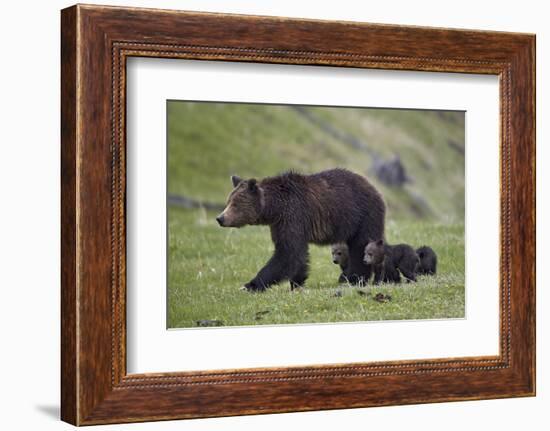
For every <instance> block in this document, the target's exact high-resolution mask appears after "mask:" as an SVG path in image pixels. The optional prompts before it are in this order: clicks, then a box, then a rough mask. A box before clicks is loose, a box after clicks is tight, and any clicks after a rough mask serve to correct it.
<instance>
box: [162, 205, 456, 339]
mask: <svg viewBox="0 0 550 431" xmlns="http://www.w3.org/2000/svg"><path fill="white" fill-rule="evenodd" d="M214 217H215V214H212V213H207V212H206V211H202V210H182V209H178V208H173V207H170V208H169V220H168V223H169V227H168V235H169V253H168V265H169V266H168V297H169V298H168V327H171V328H184V327H195V326H197V325H196V321H197V320H205V319H208V320H220V321H222V322H223V324H224V325H225V326H245V325H260V324H261V325H264V324H271V325H273V324H293V323H317V322H355V321H371V320H401V319H437V318H460V317H464V225H463V224H461V223H453V224H444V223H437V222H433V221H418V220H400V221H399V222H396V221H388V223H387V229H386V236H387V239H388V241H389V242H407V243H409V244H411V245H413V246H415V247H418V246H420V245H424V244H425V243H427V244H428V245H430V246H432V247H433V248H434V249H435V250H436V252H437V253H438V256H439V266H438V275H437V276H435V277H429V276H425V277H421V278H420V279H419V281H418V282H417V283H411V284H406V283H403V284H400V285H391V284H382V285H380V286H373V285H372V284H369V285H367V286H363V287H360V288H357V287H350V286H345V285H338V283H337V282H336V280H337V279H338V275H339V274H340V270H339V267H338V266H337V265H334V264H333V263H332V261H331V256H330V249H329V248H328V247H317V246H311V247H310V253H311V272H310V278H309V279H308V281H307V283H306V286H305V287H304V288H303V289H302V290H301V291H296V292H291V291H290V288H289V284H288V282H284V283H281V284H280V285H278V286H275V287H273V288H272V289H269V290H268V291H267V292H265V293H261V294H251V293H248V292H245V291H241V290H240V287H241V286H242V285H243V284H244V283H245V282H247V281H249V280H250V279H251V278H252V277H253V276H254V275H255V274H256V272H257V271H258V270H259V269H260V268H261V267H262V265H263V264H264V263H265V262H266V261H267V259H268V258H269V257H270V255H271V252H272V249H273V246H272V243H271V239H270V236H269V229H268V228H267V227H261V226H248V227H245V228H242V229H224V228H221V227H219V226H218V225H217V224H216V223H215V220H214ZM358 290H362V291H364V292H366V293H367V295H363V296H362V295H360V294H359V293H358ZM337 291H341V292H342V296H341V297H335V296H334V294H335V293H336V292H337ZM379 292H382V293H385V294H389V295H390V296H391V298H392V299H391V301H389V302H387V303H379V302H377V301H375V300H374V299H373V296H374V295H375V294H376V293H379Z"/></svg>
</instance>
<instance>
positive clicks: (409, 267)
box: [365, 239, 419, 284]
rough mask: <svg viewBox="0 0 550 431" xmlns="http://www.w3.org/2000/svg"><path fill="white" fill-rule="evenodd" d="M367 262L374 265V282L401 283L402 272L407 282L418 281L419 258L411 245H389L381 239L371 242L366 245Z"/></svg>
mask: <svg viewBox="0 0 550 431" xmlns="http://www.w3.org/2000/svg"><path fill="white" fill-rule="evenodd" d="M365 263H369V264H371V265H373V268H374V284H379V283H380V282H381V281H384V282H388V283H400V282H401V276H400V274H399V273H400V272H401V274H403V276H404V277H405V278H406V279H407V282H409V281H416V275H415V271H416V268H417V265H418V264H419V259H418V256H417V255H416V252H415V251H414V249H413V248H412V247H411V246H410V245H408V244H397V245H389V244H386V243H385V242H384V240H382V239H380V240H378V241H371V242H369V243H368V244H367V246H366V247H365Z"/></svg>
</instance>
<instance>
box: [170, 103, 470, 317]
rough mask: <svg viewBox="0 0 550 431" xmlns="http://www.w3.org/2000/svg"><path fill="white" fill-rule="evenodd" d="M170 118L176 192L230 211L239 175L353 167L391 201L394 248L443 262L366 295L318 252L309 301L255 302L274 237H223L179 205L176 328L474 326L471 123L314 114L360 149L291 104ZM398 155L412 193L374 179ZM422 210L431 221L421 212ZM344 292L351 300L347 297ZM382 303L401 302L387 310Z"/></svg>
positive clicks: (173, 248)
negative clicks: (210, 324)
mask: <svg viewBox="0 0 550 431" xmlns="http://www.w3.org/2000/svg"><path fill="white" fill-rule="evenodd" d="M167 109H168V184H167V188H168V193H170V194H175V195H185V196H187V197H189V198H193V199H195V200H199V201H201V200H203V201H209V202H215V203H218V204H223V203H224V202H225V199H226V197H227V195H228V194H229V192H230V191H231V188H232V187H231V184H230V181H229V176H230V175H232V174H237V175H240V176H242V177H244V178H248V177H256V178H263V177H266V176H271V175H276V174H279V173H281V172H282V171H286V170H289V169H293V170H297V171H299V172H302V173H312V172H318V171H321V170H323V169H328V168H334V167H344V168H347V169H350V170H352V171H354V172H357V173H359V174H363V175H366V176H367V177H368V178H369V180H370V181H371V182H372V183H373V184H374V185H375V186H376V187H377V188H378V189H379V190H380V192H381V193H382V195H383V196H384V200H385V201H386V204H387V215H386V226H387V228H386V237H387V239H388V240H389V241H390V242H407V243H410V244H411V245H414V246H420V245H424V244H427V245H430V246H432V247H433V248H434V249H435V250H436V252H437V254H438V256H439V268H438V275H437V276H436V277H422V278H421V279H420V280H419V282H418V283H416V284H405V283H403V284H400V285H381V286H376V287H375V286H372V284H370V285H368V286H364V287H361V288H359V289H358V288H356V287H349V286H348V287H343V286H339V285H338V284H337V283H336V280H337V279H338V276H339V274H340V270H339V267H338V266H336V265H334V264H332V261H331V258H330V250H329V248H328V247H324V248H321V247H316V246H311V247H310V254H311V271H310V278H309V280H308V282H307V284H306V286H305V288H304V289H303V290H302V291H300V292H290V288H289V284H288V282H285V283H282V284H280V285H279V286H275V287H273V288H272V289H269V291H267V292H265V293H263V294H250V293H248V292H244V291H241V290H239V289H240V287H241V286H242V285H243V284H244V283H246V282H248V281H249V280H250V279H252V278H253V277H254V276H255V275H256V273H257V271H258V270H259V269H260V268H261V267H262V266H263V265H264V264H265V262H266V261H267V260H268V258H269V257H270V255H271V252H272V249H273V245H272V243H271V239H270V236H269V229H268V228H267V227H253V226H249V227H245V228H242V229H238V230H237V229H222V228H220V227H218V226H217V224H215V221H214V217H215V214H212V213H207V212H205V211H201V210H182V209H178V208H176V207H169V209H168V218H169V227H168V229H169V243H168V247H169V253H168V326H169V327H194V326H196V321H198V320H220V321H222V322H223V324H224V325H226V326H235V325H239V326H241V325H258V324H292V323H314V322H352V321H365V320H399V319H434V318H453V317H463V316H464V208H465V205H464V154H463V152H462V151H460V148H463V145H464V115H463V113H459V112H435V111H418V110H397V109H360V108H323V107H308V108H307V110H308V111H309V113H310V115H313V116H315V118H317V120H318V121H322V122H323V123H325V125H329V126H330V127H331V128H332V130H338V131H339V132H340V136H342V134H346V135H351V136H353V137H355V138H356V139H359V140H360V141H361V142H362V144H363V145H366V146H367V147H368V148H369V151H364V150H358V149H357V148H354V147H353V146H350V145H349V143H346V141H345V139H342V138H341V137H340V138H339V137H337V136H336V135H335V134H334V133H332V134H331V133H327V130H326V127H325V128H323V127H320V126H319V123H318V122H312V121H310V120H308V118H307V117H305V116H304V115H301V114H299V113H298V112H297V111H296V110H294V109H292V108H291V107H288V106H275V105H253V104H224V103H201V102H178V101H170V102H168V106H167ZM450 144H452V145H450ZM395 154H399V156H400V158H401V161H402V162H403V164H404V166H405V168H406V170H407V173H408V175H409V176H410V177H412V179H413V181H412V182H411V183H408V184H406V186H405V187H403V188H392V187H388V186H385V185H384V184H381V183H380V182H378V181H377V179H376V178H375V177H373V175H372V174H371V170H372V164H373V162H374V158H375V157H381V158H383V159H389V158H391V157H393V156H394V155H395ZM419 197H421V199H420V198H419ZM422 201H423V202H425V204H426V206H427V207H428V208H429V211H428V212H419V211H418V208H419V205H420V204H422ZM419 202H420V203H419ZM359 290H361V291H364V292H366V293H367V295H363V296H361V295H360V294H359V293H358V291H359ZM337 291H341V292H342V295H341V296H339V297H335V296H334V294H335V293H336V292H337ZM376 293H385V294H389V295H390V296H391V297H392V300H391V301H390V302H387V303H379V302H377V301H375V300H374V299H373V297H374V295H375V294H376Z"/></svg>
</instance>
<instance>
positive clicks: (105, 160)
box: [61, 5, 535, 425]
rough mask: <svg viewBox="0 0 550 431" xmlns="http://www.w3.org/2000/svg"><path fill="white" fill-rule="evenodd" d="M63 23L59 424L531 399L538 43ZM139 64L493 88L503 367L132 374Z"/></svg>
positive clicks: (454, 362)
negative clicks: (134, 97)
mask: <svg viewBox="0 0 550 431" xmlns="http://www.w3.org/2000/svg"><path fill="white" fill-rule="evenodd" d="M61 18H62V19H61V50H62V56H61V58H62V62H61V83H62V92H61V124H62V127H61V129H62V133H61V139H62V146H61V169H62V175H61V191H62V199H61V205H62V216H61V229H62V243H61V245H62V246H61V253H62V256H61V257H62V283H61V284H62V285H61V292H62V295H61V306H62V307H61V309H62V324H61V340H62V344H61V359H62V360H61V389H62V390H61V418H62V420H64V421H67V422H69V423H72V424H75V425H91V424H104V423H116V422H137V421H151V420H165V419H179V418H196V417H213V416H230V415H242V414H259V413H275V412H290V411H308V410H321V409H340V408H352V407H368V406H383V405H394V404H413V403H427V402H442V401H457V400H475V399H489V398H503V397H516V396H533V395H534V394H535V36H534V35H529V34H513V33H500V32H488V31H469V30H449V29H439V28H423V27H403V26H392V25H376V24H362V23H353V22H330V21H313V20H298V19H286V18H275V17H254V16H240V15H219V14H211V13H196V12H178V11H166V10H147V9H133V8H119V7H103V6H83V5H77V6H73V7H70V8H68V9H64V10H63V11H62V14H61ZM131 56H144V57H163V58H183V59H197V60H205V61H207V60H222V61H240V62H259V63H260V62H261V63H285V64H300V65H331V66H341V67H354V68H375V69H392V70H413V71H441V72H461V73H477V74H493V75H498V76H499V77H500V107H501V110H500V120H501V121H500V139H501V141H500V151H501V196H500V208H501V216H500V220H499V222H500V256H501V257H500V274H501V275H500V354H499V355H498V356H494V357H493V356H491V357H460V358H442V359H430V360H413V361H392V362H379V363H353V364H338V365H327V366H303V367H288V368H284V367H283V368H265V369H237V370H225V371H208V370H205V371H203V372H179V373H156V374H129V375H128V374H127V372H126V350H125V340H126V321H125V307H126V302H125V298H126V278H125V277H126V272H125V271H126V261H125V239H126V238H125V191H126V176H125V158H126V155H125V152H126V146H125V144H126V137H125V127H126V124H125V97H126V93H125V92H126V87H125V84H126V79H125V77H126V75H125V73H126V72H125V65H126V59H128V58H129V57H131ZM495 222H497V220H495Z"/></svg>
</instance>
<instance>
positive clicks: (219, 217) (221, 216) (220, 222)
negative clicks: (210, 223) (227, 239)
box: [216, 213, 224, 226]
mask: <svg viewBox="0 0 550 431" xmlns="http://www.w3.org/2000/svg"><path fill="white" fill-rule="evenodd" d="M216 221H217V222H218V224H219V225H220V226H223V221H224V217H223V213H222V214H220V215H219V216H218V217H216Z"/></svg>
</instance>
